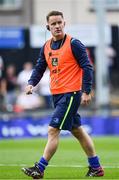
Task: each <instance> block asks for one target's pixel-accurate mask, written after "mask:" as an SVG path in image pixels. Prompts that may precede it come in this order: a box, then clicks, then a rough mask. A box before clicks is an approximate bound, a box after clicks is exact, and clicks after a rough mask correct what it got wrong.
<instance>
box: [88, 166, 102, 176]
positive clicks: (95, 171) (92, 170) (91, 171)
mask: <svg viewBox="0 0 119 180" xmlns="http://www.w3.org/2000/svg"><path fill="white" fill-rule="evenodd" d="M86 176H89V177H100V176H104V170H103V168H102V167H101V166H100V167H98V168H92V167H90V166H89V170H88V172H87V174H86Z"/></svg>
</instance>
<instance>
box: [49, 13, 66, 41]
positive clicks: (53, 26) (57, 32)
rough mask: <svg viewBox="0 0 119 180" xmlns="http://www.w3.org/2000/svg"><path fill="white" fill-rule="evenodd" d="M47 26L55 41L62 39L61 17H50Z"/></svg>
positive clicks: (62, 22) (63, 23)
mask: <svg viewBox="0 0 119 180" xmlns="http://www.w3.org/2000/svg"><path fill="white" fill-rule="evenodd" d="M48 25H49V28H50V31H51V33H52V36H53V37H54V38H56V39H57V38H58V37H62V36H63V35H64V26H65V22H64V19H63V18H62V16H60V15H59V16H50V17H49V21H48Z"/></svg>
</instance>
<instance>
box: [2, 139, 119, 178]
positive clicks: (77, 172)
mask: <svg viewBox="0 0 119 180" xmlns="http://www.w3.org/2000/svg"><path fill="white" fill-rule="evenodd" d="M93 139H94V143H95V146H96V150H97V154H98V155H99V156H100V159H101V163H102V165H103V166H105V176H104V177H101V178H98V179H119V143H118V141H119V138H118V137H95V138H93ZM45 144H46V139H41V138H39V139H25V140H1V141H0V179H31V178H30V177H27V176H25V175H24V174H23V172H21V167H23V166H24V165H27V166H32V165H33V163H34V162H35V161H38V160H39V158H40V156H41V155H42V153H43V149H44V146H45ZM54 166H55V167H54ZM74 166H81V167H74ZM87 170H88V169H87V159H86V156H85V154H84V152H83V151H82V149H81V147H80V145H79V144H78V143H77V141H76V140H75V139H73V138H61V139H60V144H59V148H58V150H57V152H56V154H55V156H53V158H52V160H51V161H50V164H49V166H48V167H47V169H46V171H45V176H44V179H49V180H50V179H57V180H58V179H63V180H66V179H72V180H73V179H92V178H86V177H85V174H86V172H87ZM93 179H97V178H93Z"/></svg>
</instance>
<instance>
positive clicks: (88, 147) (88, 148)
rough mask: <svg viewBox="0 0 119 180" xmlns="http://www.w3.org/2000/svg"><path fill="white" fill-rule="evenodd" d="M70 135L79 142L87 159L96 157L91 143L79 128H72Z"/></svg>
mask: <svg viewBox="0 0 119 180" xmlns="http://www.w3.org/2000/svg"><path fill="white" fill-rule="evenodd" d="M72 134H73V135H74V137H76V138H77V140H78V141H79V142H80V144H81V146H82V148H83V150H84V151H85V153H86V155H87V156H88V157H92V156H96V152H95V148H94V144H93V141H92V139H91V138H90V136H89V135H88V134H87V133H86V131H85V130H84V129H83V128H82V127H81V126H80V127H78V128H74V129H73V130H72Z"/></svg>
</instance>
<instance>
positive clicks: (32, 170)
mask: <svg viewBox="0 0 119 180" xmlns="http://www.w3.org/2000/svg"><path fill="white" fill-rule="evenodd" d="M22 171H23V172H24V173H25V174H26V175H27V176H31V177H32V178H33V179H42V178H43V176H44V173H43V172H41V171H40V169H39V166H38V163H35V165H34V166H33V167H28V168H22Z"/></svg>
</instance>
